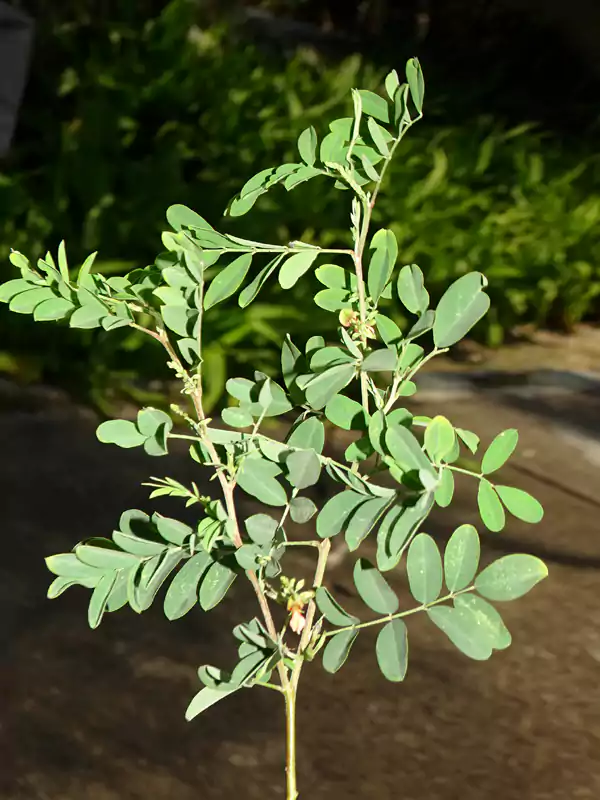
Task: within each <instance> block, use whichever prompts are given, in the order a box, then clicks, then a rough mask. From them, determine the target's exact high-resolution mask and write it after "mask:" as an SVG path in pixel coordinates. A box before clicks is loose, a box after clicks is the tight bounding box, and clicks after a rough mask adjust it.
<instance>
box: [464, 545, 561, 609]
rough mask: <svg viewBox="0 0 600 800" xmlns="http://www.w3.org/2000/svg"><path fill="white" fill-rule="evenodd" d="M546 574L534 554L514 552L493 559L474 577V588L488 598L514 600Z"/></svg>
mask: <svg viewBox="0 0 600 800" xmlns="http://www.w3.org/2000/svg"><path fill="white" fill-rule="evenodd" d="M547 575H548V568H547V567H546V565H545V564H544V562H543V561H541V560H540V559H539V558H536V557H535V556H530V555H525V554H521V553H515V554H513V555H508V556H503V557H502V558H499V559H498V560H497V561H494V562H493V563H492V564H490V565H489V567H486V568H485V569H484V570H483V572H480V573H479V575H478V576H477V578H476V579H475V588H476V589H477V591H478V592H479V594H482V595H483V596H484V597H486V598H487V599H488V600H500V601H505V600H516V599H517V598H519V597H523V595H524V594H527V592H528V591H530V589H533V587H534V586H535V585H536V584H537V583H539V582H540V581H541V580H543V579H544V578H545V577H547Z"/></svg>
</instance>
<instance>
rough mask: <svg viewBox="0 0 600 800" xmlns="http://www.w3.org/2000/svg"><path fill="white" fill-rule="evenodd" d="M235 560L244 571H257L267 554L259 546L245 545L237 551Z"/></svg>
mask: <svg viewBox="0 0 600 800" xmlns="http://www.w3.org/2000/svg"><path fill="white" fill-rule="evenodd" d="M234 555H235V560H236V561H237V563H238V564H239V565H240V567H241V568H242V569H244V570H257V569H258V568H259V567H260V564H261V560H262V559H263V558H264V556H265V553H263V551H262V549H261V548H260V547H259V546H258V545H257V544H243V545H242V546H241V547H239V548H238V549H237V550H236V551H235V554H234Z"/></svg>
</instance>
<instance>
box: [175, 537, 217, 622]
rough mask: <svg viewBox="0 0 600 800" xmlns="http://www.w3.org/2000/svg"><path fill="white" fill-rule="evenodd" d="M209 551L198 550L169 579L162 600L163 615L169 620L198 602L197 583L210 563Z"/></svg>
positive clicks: (182, 613)
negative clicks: (198, 551)
mask: <svg viewBox="0 0 600 800" xmlns="http://www.w3.org/2000/svg"><path fill="white" fill-rule="evenodd" d="M212 563H213V561H212V558H211V556H210V554H209V553H205V552H200V553H196V555H194V556H192V557H191V558H190V559H189V560H188V561H186V562H185V564H184V565H183V567H182V568H181V569H180V570H179V572H178V573H177V575H175V577H174V578H173V580H172V581H171V585H170V586H169V588H168V590H167V593H166V594H165V600H164V605H163V608H164V612H165V617H166V618H167V619H169V620H175V619H179V618H180V617H183V616H184V615H185V614H187V613H188V611H191V610H192V608H194V606H195V605H196V604H197V603H198V584H199V583H200V579H201V578H202V576H203V575H204V573H205V572H206V570H207V569H208V567H209V566H210V564H212Z"/></svg>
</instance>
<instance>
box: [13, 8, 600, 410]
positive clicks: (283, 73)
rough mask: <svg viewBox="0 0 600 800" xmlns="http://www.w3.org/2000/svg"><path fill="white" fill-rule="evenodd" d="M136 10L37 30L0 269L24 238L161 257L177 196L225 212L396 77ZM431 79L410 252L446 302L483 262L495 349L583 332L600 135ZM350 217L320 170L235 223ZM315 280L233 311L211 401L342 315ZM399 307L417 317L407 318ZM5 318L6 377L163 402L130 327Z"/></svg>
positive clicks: (115, 263)
mask: <svg viewBox="0 0 600 800" xmlns="http://www.w3.org/2000/svg"><path fill="white" fill-rule="evenodd" d="M123 9H127V11H125V10H123V13H122V14H119V21H115V17H114V16H113V17H112V21H110V22H109V21H107V20H104V21H103V20H102V19H93V20H92V18H91V17H89V16H86V14H85V13H80V14H77V13H76V11H75V10H74V9H72V11H71V12H69V13H66V12H65V13H64V15H62V14H61V15H60V16H59V15H56V16H55V17H52V24H47V25H46V26H45V27H44V28H43V29H42V30H40V31H39V34H38V44H37V47H38V51H39V55H38V62H37V66H36V68H35V69H34V75H33V78H32V82H31V85H30V89H29V93H28V96H27V97H26V103H25V107H24V109H23V113H22V118H21V123H20V127H19V130H18V133H17V139H16V142H15V145H14V149H13V153H12V154H11V156H10V158H9V159H8V160H7V161H6V162H5V163H4V164H3V166H2V171H0V259H1V266H0V270H1V277H2V278H3V279H4V278H6V276H7V275H8V273H9V271H10V270H11V269H12V268H11V267H10V265H9V264H8V263H7V258H6V257H7V255H8V252H9V249H10V247H13V248H15V249H18V250H21V251H22V252H24V253H27V255H29V256H30V257H37V256H39V255H41V254H43V252H45V250H46V249H48V248H50V249H52V250H53V251H55V250H56V246H57V245H58V242H59V241H60V240H61V239H62V238H65V239H66V240H67V244H68V249H69V253H70V254H71V259H76V258H79V259H83V257H84V256H85V255H86V254H87V253H89V252H90V251H92V250H96V249H97V250H99V251H100V256H99V260H98V263H99V265H100V268H101V269H102V270H103V271H104V272H105V273H120V272H125V271H127V270H129V269H131V268H133V267H135V266H144V265H145V264H146V263H151V262H152V261H153V259H154V257H155V255H156V254H157V252H159V251H160V249H161V245H160V232H161V231H162V230H163V229H164V227H165V221H164V209H165V208H166V207H167V206H168V205H170V204H172V203H185V204H186V205H189V206H190V207H192V208H194V209H195V210H197V211H198V212H199V213H200V214H202V215H203V216H205V217H206V218H207V219H208V220H209V222H211V223H213V224H219V222H220V218H221V214H222V211H223V209H224V208H225V206H226V204H227V202H228V200H229V199H230V198H231V197H232V196H233V195H234V194H235V193H236V191H237V190H238V189H239V187H240V186H241V184H242V183H243V182H244V181H245V180H246V178H247V177H249V176H250V175H251V174H254V173H255V172H257V171H258V170H259V169H261V168H263V167H268V166H271V165H274V164H278V163H281V162H284V161H286V160H289V159H290V158H291V157H292V155H293V152H294V150H295V146H294V140H295V136H296V135H297V134H298V133H299V132H300V131H301V130H302V129H303V128H305V127H306V126H307V125H309V124H314V125H315V127H316V128H317V130H319V131H320V132H321V131H322V130H323V127H324V123H321V120H322V119H323V118H330V117H331V116H333V115H340V114H343V113H348V114H349V113H350V112H351V109H350V108H348V107H347V102H348V100H347V98H348V94H349V89H350V87H351V86H353V85H362V86H364V87H369V88H373V89H374V88H376V87H377V86H378V85H379V83H380V80H381V77H382V75H383V74H384V73H385V70H384V69H381V70H380V69H378V68H376V67H374V66H373V65H371V64H369V63H366V62H365V61H364V60H361V58H360V57H359V56H352V57H350V58H347V59H345V60H344V61H343V62H342V63H339V62H335V61H334V60H332V59H330V60H327V59H326V58H324V57H322V56H319V55H318V54H316V53H315V52H314V51H312V50H300V51H297V52H295V53H293V54H290V55H286V56H284V55H282V54H279V53H273V52H268V53H266V52H264V50H259V49H257V48H256V47H255V46H254V45H252V44H249V43H247V42H244V41H243V40H240V38H239V36H237V35H235V34H233V33H232V32H230V31H228V29H227V28H225V27H219V26H217V25H214V24H212V25H210V26H209V27H205V26H202V25H200V24H199V23H198V19H197V16H196V9H195V6H194V5H193V4H191V3H189V2H188V1H187V0H171V2H169V3H167V4H166V6H165V8H164V10H163V11H162V12H161V13H159V14H158V15H157V16H154V17H152V18H149V19H147V18H146V17H145V16H144V13H143V11H142V10H141V9H140V11H138V12H136V11H134V10H132V9H133V6H132V7H131V8H129V6H128V5H127V4H123ZM65 20H69V21H65ZM42 59H43V69H42ZM390 66H394V65H393V64H392V65H390ZM429 91H430V94H429V96H428V113H427V116H426V119H425V123H423V124H422V125H421V126H420V127H419V128H418V130H416V131H415V132H414V133H413V135H411V137H410V138H409V139H407V140H406V142H405V144H404V151H403V154H402V155H401V156H400V157H399V158H398V159H397V161H396V163H395V165H394V167H393V169H392V170H391V171H390V176H389V185H388V188H387V189H386V191H385V192H384V194H383V195H382V198H381V202H380V203H379V205H378V209H377V213H376V216H375V221H376V222H377V223H379V224H382V225H384V224H385V225H389V226H390V227H391V228H392V230H393V231H394V233H395V234H396V236H397V238H398V242H399V245H400V252H401V260H402V261H404V263H410V262H416V263H418V264H419V265H420V266H421V267H422V269H423V271H424V272H425V274H426V277H427V284H428V287H429V289H430V291H431V292H432V295H433V299H434V300H437V299H438V298H439V296H441V293H442V292H443V290H444V289H445V288H446V287H447V286H448V284H449V283H450V282H451V281H452V280H453V279H455V278H456V277H458V276H459V275H461V274H463V273H464V272H466V271H469V270H472V269H480V270H482V271H483V272H485V274H486V275H487V276H488V278H489V280H490V294H491V296H492V308H493V309H494V315H493V316H492V315H490V318H489V319H488V321H487V322H486V323H484V324H482V325H481V326H480V327H479V329H478V331H477V335H478V336H480V337H481V338H483V339H484V340H485V341H487V342H488V343H490V344H494V345H495V344H499V343H501V342H502V341H503V339H504V337H505V336H506V333H507V332H509V331H510V330H512V329H513V328H514V326H515V325H516V324H518V323H535V324H537V325H545V324H552V325H554V326H558V327H560V328H566V329H569V328H570V327H571V326H572V325H574V324H575V323H576V322H578V321H579V320H581V319H583V318H586V317H590V316H593V314H594V313H595V312H596V311H597V308H598V299H597V298H598V293H599V292H600V268H599V266H598V263H599V261H598V256H599V255H600V233H599V231H600V227H599V224H598V223H599V221H600V194H599V192H598V188H597V187H598V158H597V153H595V152H594V148H593V146H592V145H587V144H586V142H585V139H584V138H582V137H581V136H578V138H577V139H575V140H573V139H570V138H565V137H563V138H558V137H557V136H555V135H553V134H551V133H549V132H544V131H543V130H539V129H537V128H535V127H533V126H531V125H528V124H525V123H524V124H521V125H518V126H517V127H514V126H513V127H510V128H508V127H506V126H504V125H503V124H502V123H501V122H500V121H499V120H495V119H494V118H491V117H479V116H477V113H476V109H474V110H473V115H472V118H471V120H465V119H464V115H461V117H460V120H458V121H456V122H455V121H454V120H453V119H452V113H451V112H450V111H449V109H451V108H452V102H451V98H448V97H441V96H439V97H437V98H436V96H435V92H436V89H435V85H433V86H431V84H430V86H429ZM436 105H437V110H436ZM427 120H429V122H428V121H427ZM346 220H347V209H346V208H345V207H344V204H343V203H340V202H339V195H337V196H336V195H335V194H334V195H333V196H332V195H331V194H326V193H323V192H322V187H321V186H320V185H319V181H314V182H312V183H309V184H307V185H306V186H305V187H303V188H302V189H301V190H299V191H297V192H294V193H293V194H289V195H288V194H286V193H284V192H276V191H275V192H273V193H271V194H270V195H268V196H267V197H265V198H264V199H261V201H259V204H258V206H257V208H256V210H255V211H254V212H253V213H252V214H251V215H250V216H249V217H248V218H245V219H244V220H243V221H239V222H236V221H228V222H227V226H226V229H227V230H229V231H230V232H232V233H235V234H237V235H242V236H244V235H245V236H248V237H250V238H255V239H270V240H274V239H278V240H280V241H281V242H283V243H285V242H286V241H289V240H292V239H296V238H302V239H304V240H305V241H313V242H314V243H316V244H320V245H323V246H338V245H342V246H343V245H346V244H347V243H348V242H349V231H348V230H347V221H346ZM222 227H223V226H222ZM73 266H75V264H73ZM310 289H311V287H310V286H308V285H307V284H306V283H303V284H301V285H300V286H299V287H298V288H297V289H295V290H294V291H292V292H285V293H284V292H283V291H282V290H281V289H279V288H274V289H273V290H272V291H271V294H270V295H268V296H265V298H264V299H263V300H262V302H261V303H260V304H257V305H256V306H252V308H251V310H250V312H241V311H240V309H238V308H237V306H235V304H234V303H229V304H227V305H226V306H224V307H223V310H222V312H221V314H220V315H219V316H218V318H217V321H216V322H215V323H213V326H212V328H211V329H208V330H207V331H206V341H211V342H212V345H211V347H210V349H209V350H207V352H206V357H207V358H208V359H209V360H210V362H211V365H210V370H209V373H210V375H211V381H212V382H211V385H210V386H209V397H208V398H207V400H208V402H209V404H211V403H213V404H214V403H216V402H217V401H218V400H219V398H220V396H221V393H222V389H223V386H224V382H225V379H226V377H227V375H228V374H233V373H235V374H240V373H243V372H244V370H245V369H246V370H249V369H250V368H252V369H254V368H256V367H259V368H261V369H264V370H266V371H270V369H271V368H275V365H276V362H277V357H278V356H277V353H278V349H277V346H278V343H279V342H280V341H281V336H282V332H283V331H290V332H291V333H292V334H293V333H295V332H302V333H305V334H306V335H307V336H308V335H309V334H310V333H317V332H321V333H326V332H327V328H326V325H328V324H331V322H330V320H328V319H327V315H325V314H321V312H320V311H319V309H317V308H316V307H314V306H313V305H312V301H311V299H310V296H311V294H310ZM388 313H390V315H391V316H395V315H396V317H397V319H398V321H402V320H401V316H400V312H399V311H398V312H396V313H395V311H394V310H393V309H389V310H388ZM0 329H1V330H2V333H3V336H2V344H0V370H1V371H3V372H5V373H6V372H8V373H16V374H18V375H19V376H20V377H21V378H25V379H32V380H36V379H40V378H44V379H46V380H57V381H60V382H62V383H66V384H67V385H69V386H70V387H71V388H75V389H77V390H79V391H84V392H85V393H86V394H87V395H88V396H91V397H92V399H93V400H95V401H96V402H98V403H100V404H106V403H107V401H108V400H110V398H111V397H112V396H113V394H114V392H115V391H120V390H121V389H123V388H124V387H126V388H127V390H128V391H130V392H132V393H134V394H135V395H137V396H136V399H137V400H140V399H144V400H146V399H149V398H148V396H147V394H146V392H147V387H146V385H145V383H144V380H143V379H144V377H145V375H150V374H156V373H157V370H158V374H159V376H160V374H161V373H160V371H159V370H160V366H159V363H157V362H155V361H154V353H153V351H152V349H151V348H148V349H147V350H146V345H145V344H143V343H142V340H141V338H140V337H138V335H137V334H135V333H134V334H124V335H123V337H122V338H121V340H120V342H118V343H117V344H115V342H114V338H115V337H114V335H113V337H112V339H111V340H108V338H107V335H106V334H104V333H96V332H95V333H91V332H90V333H88V332H82V333H81V334H80V335H79V337H78V338H76V337H74V336H73V332H69V333H68V335H67V336H65V333H66V331H63V330H61V329H60V328H58V329H56V327H55V326H48V327H42V326H34V325H33V324H32V322H31V321H30V319H29V318H25V317H23V318H22V319H21V318H19V317H17V316H16V315H13V314H10V315H9V313H8V311H7V310H6V309H2V310H1V314H0ZM117 338H118V337H117ZM92 342H93V343H94V347H93V348H92V347H91V344H92ZM142 347H143V348H144V350H143V352H142V353H141V352H140V348H142ZM140 378H141V379H142V380H140ZM141 386H144V390H142V389H141V388H140V387H141ZM156 388H157V389H160V386H159V385H158V384H157V386H156ZM140 395H143V396H140Z"/></svg>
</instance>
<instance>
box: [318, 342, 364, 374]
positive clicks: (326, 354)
mask: <svg viewBox="0 0 600 800" xmlns="http://www.w3.org/2000/svg"><path fill="white" fill-rule="evenodd" d="M354 361H355V356H353V355H351V354H350V353H349V352H348V351H347V350H346V348H344V347H322V348H321V349H320V350H317V351H316V352H315V353H313V354H312V356H311V358H310V368H311V370H312V371H313V372H321V371H322V370H324V369H328V368H329V367H337V366H339V365H340V364H352V363H353V362H354Z"/></svg>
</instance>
